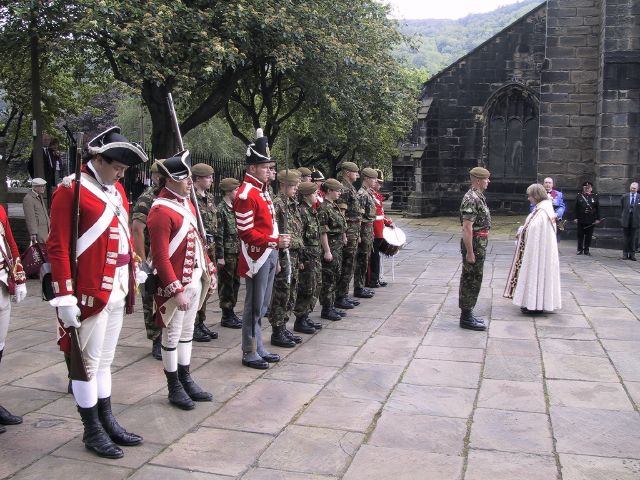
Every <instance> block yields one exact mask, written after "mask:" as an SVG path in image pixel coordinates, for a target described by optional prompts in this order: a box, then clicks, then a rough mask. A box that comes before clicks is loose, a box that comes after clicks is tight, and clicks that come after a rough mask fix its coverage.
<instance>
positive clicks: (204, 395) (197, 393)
mask: <svg viewBox="0 0 640 480" xmlns="http://www.w3.org/2000/svg"><path fill="white" fill-rule="evenodd" d="M189 366H190V365H178V380H180V383H181V384H182V388H184V391H185V392H187V395H189V398H190V399H191V400H193V401H195V402H210V401H211V400H213V395H211V394H210V393H209V392H205V391H204V390H203V389H202V388H200V386H199V385H198V384H197V383H196V382H194V381H193V378H191V373H189Z"/></svg>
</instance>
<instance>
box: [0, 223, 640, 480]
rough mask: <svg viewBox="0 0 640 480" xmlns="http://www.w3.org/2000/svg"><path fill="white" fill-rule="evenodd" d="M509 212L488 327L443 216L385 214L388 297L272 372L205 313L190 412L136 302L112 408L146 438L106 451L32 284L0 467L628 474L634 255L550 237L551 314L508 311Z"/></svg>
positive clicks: (486, 301) (111, 474)
mask: <svg viewBox="0 0 640 480" xmlns="http://www.w3.org/2000/svg"><path fill="white" fill-rule="evenodd" d="M517 220H519V219H518V218H515V217H508V218H498V219H496V223H497V224H498V225H497V227H498V228H496V229H495V232H496V233H495V234H494V235H493V236H492V238H491V241H490V252H489V256H488V259H487V264H486V266H485V281H484V285H483V289H482V292H481V298H480V300H479V305H478V308H477V312H478V313H480V314H482V315H484V316H486V318H487V320H489V319H490V323H489V329H488V331H487V332H471V331H466V330H461V329H459V327H458V324H457V315H458V309H457V295H458V294H457V289H458V276H459V269H460V258H459V253H458V244H459V226H457V225H456V223H455V221H454V220H453V219H418V220H403V219H400V220H397V223H398V224H399V225H401V226H402V228H404V229H405V231H406V233H407V234H408V237H409V243H408V245H407V247H406V248H405V249H404V250H403V251H401V252H400V253H399V254H398V256H397V257H396V264H395V280H391V279H390V276H391V266H390V265H391V264H390V262H389V261H386V262H385V264H384V265H385V270H386V272H387V280H389V281H390V285H389V286H388V287H387V288H383V289H379V290H377V294H376V296H375V298H374V299H371V300H363V301H362V305H361V306H360V307H358V308H357V309H355V310H350V311H349V312H348V316H347V317H346V318H345V319H343V320H342V321H339V322H333V323H329V322H326V321H324V320H323V323H324V324H325V328H324V329H323V330H322V331H320V332H318V333H316V334H315V335H313V336H306V337H305V340H304V343H302V344H301V345H300V346H298V347H296V348H294V349H280V348H275V347H274V348H273V349H272V350H273V351H275V352H277V353H279V354H280V355H281V356H283V357H284V358H283V360H282V361H281V362H280V363H279V364H278V365H276V366H274V367H273V368H271V369H269V370H268V371H257V370H251V369H248V368H245V367H242V366H241V364H240V353H239V352H240V348H239V340H240V333H239V331H238V330H229V329H226V328H220V326H219V324H218V325H216V326H215V330H217V331H218V332H219V334H220V338H219V339H217V340H214V341H212V342H210V343H208V344H202V343H199V344H195V346H194V351H193V356H194V359H193V364H192V371H195V373H194V378H195V379H196V380H197V381H198V382H199V383H200V384H201V385H202V386H204V387H206V388H207V389H209V391H211V392H212V393H213V394H214V402H213V403H199V404H197V407H196V409H195V410H193V411H190V412H184V411H180V410H178V409H176V408H173V407H170V406H169V404H168V401H167V399H166V386H165V379H164V375H163V374H162V365H161V363H160V362H158V361H156V360H154V359H152V358H151V357H150V355H149V352H150V342H149V341H147V340H146V338H145V334H144V329H143V322H142V316H141V313H137V314H135V315H133V316H130V317H127V319H126V321H125V326H124V328H123V330H122V335H121V338H120V344H119V348H118V352H117V355H116V360H115V365H114V376H113V383H114V391H113V402H114V406H115V409H116V411H117V413H118V418H119V419H120V421H121V423H122V424H123V425H124V426H126V427H127V428H128V429H129V430H131V431H133V432H136V433H139V434H142V435H143V436H144V438H145V443H144V445H143V446H141V447H133V448H126V449H125V457H124V458H123V459H121V460H106V459H100V458H98V457H96V456H94V455H92V454H90V453H88V452H87V451H85V449H84V448H83V445H82V441H81V430H82V428H81V424H80V420H79V417H78V415H77V413H76V411H75V406H74V402H73V400H72V397H71V396H70V395H67V394H66V393H65V391H66V378H65V376H66V372H65V366H64V364H63V362H62V355H61V353H60V352H58V350H57V346H56V345H55V342H54V335H55V333H54V332H55V329H54V322H53V319H52V310H51V309H50V308H49V307H48V306H47V305H46V304H45V303H44V302H42V301H41V300H40V299H39V297H37V296H36V295H35V294H36V289H37V286H36V285H35V283H30V285H29V288H30V296H29V298H27V300H25V301H24V302H23V303H22V304H20V305H18V306H14V314H13V317H12V323H11V327H10V330H11V331H10V334H9V337H8V339H7V346H6V350H5V356H4V358H3V362H2V365H1V367H0V403H2V404H3V405H4V406H6V407H7V408H9V409H10V410H11V411H13V412H15V413H18V414H21V415H24V423H23V424H22V425H20V426H17V427H14V426H9V427H7V433H4V434H2V435H0V478H15V479H42V478H47V479H58V478H59V479H69V478H78V479H82V478H91V479H92V480H100V479H109V480H113V479H119V478H132V479H136V480H142V479H165V478H166V479H180V480H181V479H198V480H200V479H202V480H204V479H212V480H213V479H216V480H222V479H232V478H237V479H243V480H321V479H336V478H343V479H345V480H356V479H357V480H360V479H363V480H364V479H366V480H405V479H407V480H414V479H415V480H418V479H425V480H449V479H465V480H503V479H504V480H507V479H509V480H510V479H526V480H551V479H560V478H562V479H564V480H587V479H589V480H596V479H597V480H601V479H602V480H605V479H606V480H614V479H615V480H631V479H640V415H639V413H638V407H639V406H640V322H639V321H638V316H640V275H639V273H638V271H639V269H640V265H638V263H634V262H623V261H622V260H619V257H620V254H619V252H614V251H608V250H599V249H593V250H592V252H593V256H592V257H582V256H580V257H578V256H576V255H575V251H574V244H573V242H568V241H566V242H562V244H561V265H562V267H561V268H562V282H563V284H562V287H563V309H562V310H561V311H560V312H558V313H555V314H548V315H542V316H537V317H529V316H523V315H522V314H520V311H519V309H518V308H517V307H515V306H513V305H512V304H511V303H510V302H509V301H508V300H506V299H504V298H502V291H503V288H504V282H505V278H506V276H507V270H508V268H509V265H510V262H511V256H512V253H513V248H514V243H513V240H512V239H511V237H510V234H511V233H512V232H513V231H515V228H516V227H517ZM209 310H210V314H209V322H208V323H209V324H212V323H213V322H214V321H215V322H216V323H217V322H218V321H219V315H220V310H219V308H218V307H217V305H216V304H211V305H210V307H209ZM314 317H319V313H315V314H314ZM265 323H267V322H265ZM267 332H269V330H267ZM265 336H266V337H267V338H268V334H267V333H266V332H265Z"/></svg>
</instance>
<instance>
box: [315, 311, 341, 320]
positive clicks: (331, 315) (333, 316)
mask: <svg viewBox="0 0 640 480" xmlns="http://www.w3.org/2000/svg"><path fill="white" fill-rule="evenodd" d="M320 318H324V319H325V320H331V321H332V322H336V321H338V320H342V317H341V316H340V315H338V313H337V312H336V311H335V310H334V309H333V308H331V307H322V312H321V313H320Z"/></svg>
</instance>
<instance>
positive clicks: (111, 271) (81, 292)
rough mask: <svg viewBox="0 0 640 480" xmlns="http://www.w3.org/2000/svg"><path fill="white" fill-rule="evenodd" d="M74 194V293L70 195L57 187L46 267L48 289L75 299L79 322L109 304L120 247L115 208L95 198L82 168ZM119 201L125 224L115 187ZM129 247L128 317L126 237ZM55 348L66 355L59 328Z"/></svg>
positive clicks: (95, 186)
mask: <svg viewBox="0 0 640 480" xmlns="http://www.w3.org/2000/svg"><path fill="white" fill-rule="evenodd" d="M82 172H83V173H82V182H81V186H82V187H81V190H80V218H79V219H78V243H77V253H78V257H77V258H78V260H77V269H78V278H77V282H76V283H77V284H76V287H75V289H74V288H73V282H72V279H71V260H70V248H71V235H72V221H74V219H72V210H73V191H74V188H75V181H73V182H71V186H70V187H65V186H64V185H61V186H59V187H58V188H57V189H56V191H55V192H54V194H53V198H52V202H51V233H50V234H49V239H48V240H47V252H48V254H49V262H50V263H51V277H52V287H53V291H54V293H55V295H56V297H60V296H63V295H75V297H76V298H77V299H78V307H80V321H82V320H84V319H86V318H88V317H91V316H93V315H96V314H97V313H99V312H100V311H101V310H102V309H103V308H104V307H105V305H106V304H107V302H108V301H109V297H110V296H111V291H112V289H113V279H114V276H115V273H116V262H117V258H118V250H119V243H120V240H121V239H120V233H119V228H118V217H117V216H116V214H115V207H114V206H113V205H112V204H111V203H110V202H108V201H105V200H104V199H103V198H101V196H100V193H99V192H102V186H101V185H100V184H99V183H98V182H97V181H96V180H95V178H94V177H93V175H92V174H91V173H90V170H88V169H87V168H86V167H85V166H83V167H82ZM115 187H116V190H117V192H118V194H119V195H120V197H121V200H122V205H121V207H120V209H121V211H120V217H121V221H122V222H123V223H124V225H127V227H126V228H127V231H128V223H129V202H128V201H127V196H126V194H125V192H124V188H123V187H122V185H121V184H119V183H116V185H115ZM122 241H123V242H127V243H128V245H129V254H130V255H131V258H130V260H129V293H128V295H127V313H132V306H133V300H134V299H135V287H134V276H133V268H134V266H133V244H132V243H131V238H130V236H129V238H123V239H122ZM60 329H61V330H60V332H59V333H60V340H59V342H58V343H59V344H60V347H61V348H62V350H65V351H66V348H67V347H68V345H67V344H66V342H67V341H68V336H67V335H66V334H65V332H64V329H62V326H60Z"/></svg>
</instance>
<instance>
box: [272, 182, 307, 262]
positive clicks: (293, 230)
mask: <svg viewBox="0 0 640 480" xmlns="http://www.w3.org/2000/svg"><path fill="white" fill-rule="evenodd" d="M285 202H287V205H288V209H287V228H286V230H285V228H284V223H285V222H284V213H285V207H284V205H285ZM273 208H274V210H275V212H276V214H275V216H276V222H278V231H279V232H280V233H288V234H289V235H291V243H290V244H289V248H290V249H291V250H298V249H300V248H302V220H301V219H300V213H299V212H298V202H297V200H296V199H295V198H287V197H286V195H285V194H284V193H278V195H276V197H275V198H274V199H273Z"/></svg>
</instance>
